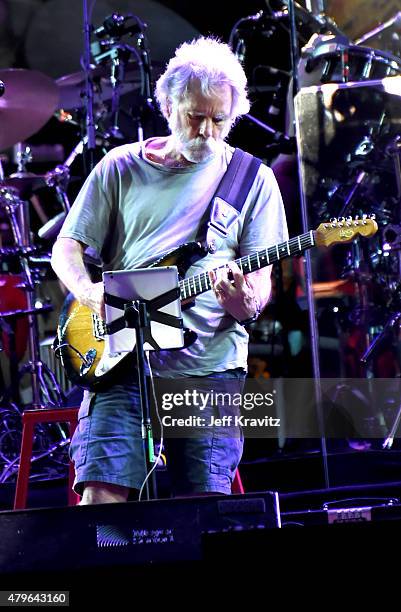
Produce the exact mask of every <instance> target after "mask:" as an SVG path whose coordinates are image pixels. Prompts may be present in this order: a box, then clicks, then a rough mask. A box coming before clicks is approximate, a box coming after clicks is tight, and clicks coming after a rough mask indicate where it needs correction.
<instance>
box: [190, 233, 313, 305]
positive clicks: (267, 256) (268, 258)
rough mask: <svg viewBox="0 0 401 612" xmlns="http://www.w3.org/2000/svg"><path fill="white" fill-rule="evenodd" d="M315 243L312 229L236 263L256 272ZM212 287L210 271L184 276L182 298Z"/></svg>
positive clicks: (247, 270) (192, 296)
mask: <svg viewBox="0 0 401 612" xmlns="http://www.w3.org/2000/svg"><path fill="white" fill-rule="evenodd" d="M314 245H315V235H314V231H313V230H311V231H309V232H306V233H305V234H301V235H300V236H296V237H295V238H290V240H287V241H286V242H280V243H279V244H275V245H274V246H271V247H267V248H266V249H262V250H261V251H258V252H256V253H252V255H245V256H244V257H240V258H239V259H236V260H235V263H236V264H237V266H238V267H239V268H240V270H241V271H242V272H243V273H244V274H249V273H250V272H255V270H260V269H261V268H264V267H265V266H270V265H271V264H274V263H276V262H277V261H280V260H281V259H285V258H286V257H293V256H296V255H300V254H301V253H303V252H304V251H306V250H307V249H310V248H311V247H313V246H314ZM225 267H226V265H224V266H220V268H215V269H214V272H216V270H219V269H223V268H225ZM211 288H212V284H211V281H210V278H209V272H202V273H201V274H196V275H195V276H191V277H190V278H184V279H183V280H182V281H180V292H181V300H188V299H190V298H194V297H196V296H197V295H200V294H201V293H204V292H205V291H209V289H211Z"/></svg>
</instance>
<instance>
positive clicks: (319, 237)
mask: <svg viewBox="0 0 401 612" xmlns="http://www.w3.org/2000/svg"><path fill="white" fill-rule="evenodd" d="M377 230H378V225H377V223H376V221H375V215H363V216H362V218H361V219H360V218H359V217H347V218H345V217H340V218H339V219H331V220H330V221H329V222H328V223H321V224H320V225H319V227H318V228H317V229H316V230H315V244H316V246H326V247H328V246H330V245H332V244H339V243H342V242H351V240H353V239H354V238H356V237H357V236H365V238H369V237H370V236H373V235H374V234H375V233H376V232H377Z"/></svg>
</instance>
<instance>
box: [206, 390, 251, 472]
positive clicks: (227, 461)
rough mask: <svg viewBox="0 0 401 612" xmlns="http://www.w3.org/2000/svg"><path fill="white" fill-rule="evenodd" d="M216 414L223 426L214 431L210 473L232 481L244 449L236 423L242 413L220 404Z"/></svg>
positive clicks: (216, 407) (242, 439) (242, 438)
mask: <svg viewBox="0 0 401 612" xmlns="http://www.w3.org/2000/svg"><path fill="white" fill-rule="evenodd" d="M231 391H232V388H231ZM214 412H215V414H216V416H217V418H218V419H219V421H218V422H219V423H221V424H220V425H215V426H214V429H213V434H212V440H211V446H212V448H211V457H210V471H211V473H213V474H223V475H225V476H229V477H230V478H231V479H232V478H234V474H235V471H236V469H237V467H238V464H239V462H240V460H241V457H242V451H243V448H244V436H243V431H242V428H241V426H240V425H239V424H237V423H236V418H237V417H238V416H239V414H240V411H239V409H238V407H237V406H231V407H227V406H225V405H222V404H220V403H218V404H217V405H216V406H215V407H214ZM224 419H228V421H227V420H226V421H224Z"/></svg>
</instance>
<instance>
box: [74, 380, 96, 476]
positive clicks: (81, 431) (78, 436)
mask: <svg viewBox="0 0 401 612" xmlns="http://www.w3.org/2000/svg"><path fill="white" fill-rule="evenodd" d="M94 399H95V394H94V393H91V392H89V391H85V392H84V397H83V400H82V403H81V406H80V408H79V411H78V425H77V428H76V430H75V432H74V435H73V436H72V439H71V443H70V449H69V457H70V459H71V461H73V463H74V465H75V469H77V468H79V467H80V466H82V465H84V463H85V462H86V457H87V454H88V444H89V434H90V427H91V419H90V415H91V411H92V407H93V402H94Z"/></svg>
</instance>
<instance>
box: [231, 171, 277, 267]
mask: <svg viewBox="0 0 401 612" xmlns="http://www.w3.org/2000/svg"><path fill="white" fill-rule="evenodd" d="M248 198H249V204H246V206H245V218H244V224H243V228H242V232H241V237H240V254H241V256H243V255H249V254H251V253H254V252H255V251H259V250H262V249H265V248H266V247H269V246H273V245H275V244H277V243H280V242H284V241H286V240H288V229H287V220H286V217H285V210H284V204H283V200H282V198H281V194H280V189H279V186H278V184H277V181H276V178H275V176H274V174H273V171H272V170H271V168H268V167H267V166H264V165H263V164H262V165H261V166H260V168H259V171H258V174H257V176H256V178H255V182H254V185H253V187H252V189H251V191H250V193H249V196H248Z"/></svg>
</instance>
